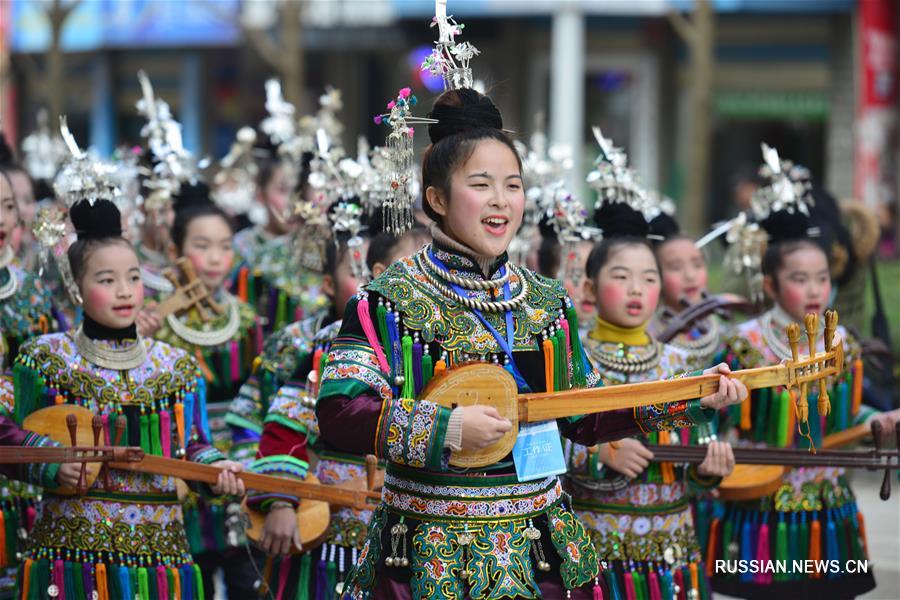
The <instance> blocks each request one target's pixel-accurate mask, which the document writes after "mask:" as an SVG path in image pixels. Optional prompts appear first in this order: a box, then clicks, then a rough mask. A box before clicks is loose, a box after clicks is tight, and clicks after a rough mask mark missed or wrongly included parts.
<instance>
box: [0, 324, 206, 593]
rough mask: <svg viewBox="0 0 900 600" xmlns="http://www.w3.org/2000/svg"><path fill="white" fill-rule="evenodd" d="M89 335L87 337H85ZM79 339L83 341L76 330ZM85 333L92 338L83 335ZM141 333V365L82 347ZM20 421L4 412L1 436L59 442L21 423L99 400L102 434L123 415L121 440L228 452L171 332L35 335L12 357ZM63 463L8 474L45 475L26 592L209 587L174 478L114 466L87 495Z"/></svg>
mask: <svg viewBox="0 0 900 600" xmlns="http://www.w3.org/2000/svg"><path fill="white" fill-rule="evenodd" d="M81 336H84V337H83V338H82V337H81ZM79 340H80V341H79ZM85 340H86V341H85ZM135 343H141V344H143V346H144V349H145V351H146V358H145V359H144V360H143V362H142V363H140V365H139V366H138V367H137V368H131V369H126V370H112V369H110V368H103V367H100V366H98V365H96V364H94V363H93V362H91V360H89V359H87V358H86V357H85V356H84V352H83V351H82V349H81V348H82V347H84V345H85V344H87V345H93V346H94V348H95V350H94V351H99V352H101V353H106V352H110V351H113V348H116V349H118V350H123V349H125V348H132V347H133V345H134V344H135ZM13 377H14V382H15V389H16V402H15V408H14V420H13V419H10V418H8V417H4V418H3V419H2V424H0V435H2V437H3V438H4V440H5V443H6V444H9V445H22V446H48V445H57V444H56V442H53V441H52V440H50V439H49V438H47V437H44V436H42V435H38V434H35V433H31V432H28V431H24V430H22V429H20V428H19V427H20V426H21V424H22V422H23V420H24V419H25V417H27V416H28V415H29V414H31V413H32V412H34V411H36V410H39V409H41V408H44V407H46V406H52V405H54V404H59V403H71V404H77V405H79V406H83V407H86V408H88V409H90V410H91V411H92V412H94V413H95V414H97V415H101V416H102V417H103V424H104V431H103V439H104V441H105V442H107V443H110V442H111V441H112V440H111V437H112V435H113V433H114V432H113V425H114V422H115V419H116V418H117V417H119V416H124V417H125V418H126V422H127V427H126V433H125V441H124V443H125V444H127V445H130V446H140V447H141V448H142V449H143V450H144V451H145V452H146V453H147V454H154V455H161V456H178V455H181V454H182V453H184V454H185V455H186V457H187V458H188V459H189V460H192V461H195V462H201V463H212V462H215V461H217V460H221V459H222V458H223V456H222V454H221V453H220V452H219V451H218V450H216V449H215V448H213V447H211V446H210V445H209V444H208V443H207V434H206V433H204V432H205V431H207V427H206V411H205V401H204V398H203V394H202V386H201V385H200V384H199V372H198V369H197V365H196V363H195V362H194V361H193V359H191V357H190V356H188V355H187V354H186V353H185V352H183V351H181V350H178V349H176V348H173V347H172V346H169V345H167V344H164V343H162V342H157V341H154V340H143V341H140V342H130V343H128V342H122V343H119V344H117V345H113V343H112V342H107V341H104V340H94V339H87V337H86V335H85V334H83V333H82V330H80V329H79V330H78V332H73V333H58V334H51V335H45V336H41V337H38V338H35V339H33V340H31V341H29V342H28V343H26V344H25V345H24V346H23V348H22V352H21V354H20V355H19V357H18V359H17V360H16V364H15V367H14V368H13ZM58 469H59V465H55V464H31V465H26V466H24V467H23V468H22V469H17V470H14V469H13V467H7V468H6V470H7V471H8V474H10V475H16V476H18V477H20V478H22V479H23V480H25V481H29V482H31V483H34V484H37V485H41V486H44V487H45V488H47V490H48V491H45V493H44V496H43V499H42V501H41V503H40V505H39V509H38V516H37V521H36V523H35V525H34V530H33V532H32V536H31V543H30V548H29V551H28V552H27V553H26V555H25V560H24V564H23V566H22V568H21V570H20V574H19V581H18V586H19V589H20V592H21V597H22V598H39V597H44V594H45V593H46V594H49V595H53V594H50V593H49V592H48V590H49V589H50V587H51V586H55V591H56V592H57V593H58V597H60V598H84V597H87V598H90V597H92V595H93V593H94V592H97V593H98V594H99V597H101V598H106V597H108V598H110V599H113V598H115V599H128V600H131V599H132V598H134V597H135V595H136V594H140V595H141V597H142V598H156V597H168V595H169V593H170V591H173V590H174V591H175V593H176V595H177V594H178V593H179V592H180V597H182V598H203V591H202V586H201V585H200V583H199V582H200V575H199V570H198V569H197V568H196V567H195V566H194V565H193V564H192V562H191V556H190V552H189V548H188V543H187V539H186V537H185V533H184V525H183V519H182V510H181V505H180V503H179V501H178V496H177V494H176V489H175V479H174V478H172V477H166V476H155V475H145V474H140V473H131V472H126V471H117V470H111V471H110V475H111V479H112V482H113V484H114V486H115V487H114V489H103V488H102V487H101V486H100V482H99V481H98V482H95V484H94V485H93V486H92V487H91V488H90V490H89V491H88V494H87V495H86V496H83V497H79V496H60V495H56V494H54V493H53V492H52V491H49V490H51V489H53V488H55V487H56V485H57V484H56V483H55V480H56V474H57V471H58Z"/></svg>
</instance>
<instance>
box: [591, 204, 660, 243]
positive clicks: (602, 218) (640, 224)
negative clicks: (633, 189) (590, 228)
mask: <svg viewBox="0 0 900 600" xmlns="http://www.w3.org/2000/svg"><path fill="white" fill-rule="evenodd" d="M594 223H595V224H596V225H597V227H598V228H599V229H600V230H602V231H603V238H604V239H610V238H616V237H640V238H644V237H647V234H649V233H650V225H648V224H647V220H646V219H644V215H643V213H641V212H640V211H638V210H635V209H633V208H631V207H630V206H629V205H628V203H627V202H604V203H603V204H602V205H601V206H600V208H598V209H597V210H595V211H594Z"/></svg>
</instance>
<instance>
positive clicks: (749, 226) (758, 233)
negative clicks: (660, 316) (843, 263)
mask: <svg viewBox="0 0 900 600" xmlns="http://www.w3.org/2000/svg"><path fill="white" fill-rule="evenodd" d="M761 149H762V156H763V165H762V166H761V167H760V169H759V174H760V176H761V177H762V178H763V179H764V180H765V184H764V185H763V186H761V187H760V188H759V189H758V190H756V192H755V193H754V194H753V198H752V199H751V201H750V211H749V213H747V212H742V213H740V214H739V215H738V216H737V217H735V218H733V219H731V220H729V221H726V222H724V223H720V224H718V225H716V226H715V227H714V228H713V230H712V231H711V232H710V233H708V234H707V235H705V236H704V237H703V238H701V239H700V240H699V241H698V242H697V246H698V247H702V246H703V245H704V244H707V243H709V242H710V241H712V240H713V239H715V238H716V237H718V236H720V235H722V234H724V235H725V240H726V241H727V242H728V244H729V246H728V251H727V252H726V254H725V263H724V264H725V267H726V268H727V269H730V270H731V271H732V272H734V273H736V274H738V275H740V274H743V275H745V276H746V278H747V283H748V287H749V289H750V299H751V300H752V301H753V302H756V303H760V302H762V301H763V299H764V294H763V274H762V256H763V253H764V252H765V250H766V246H767V243H768V240H769V237H770V236H769V234H768V233H767V232H766V230H765V229H764V228H763V226H762V225H763V222H764V221H765V220H766V219H768V218H769V217H771V216H772V215H773V214H774V213H778V212H786V213H789V214H797V215H803V216H805V217H807V218H808V217H809V210H810V207H812V206H813V197H812V183H811V181H810V174H809V170H808V169H806V168H805V167H802V166H800V165H795V164H794V163H793V162H791V161H788V160H781V159H780V158H779V156H778V151H777V150H775V149H774V148H771V147H770V146H768V145H767V144H765V143H763V144H761ZM808 233H809V235H810V236H815V235H817V234H818V230H817V229H816V228H812V229H810V230H808Z"/></svg>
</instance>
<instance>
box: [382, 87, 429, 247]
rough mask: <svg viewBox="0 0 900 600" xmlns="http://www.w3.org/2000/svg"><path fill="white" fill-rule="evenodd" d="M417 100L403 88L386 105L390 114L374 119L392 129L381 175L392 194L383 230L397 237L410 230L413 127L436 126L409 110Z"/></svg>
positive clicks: (386, 200)
mask: <svg viewBox="0 0 900 600" xmlns="http://www.w3.org/2000/svg"><path fill="white" fill-rule="evenodd" d="M416 104H418V99H417V98H416V96H415V95H414V94H413V93H412V90H410V88H408V87H406V88H402V89H401V90H400V91H399V92H398V93H397V98H396V99H394V100H391V101H390V102H388V104H387V108H388V110H389V111H390V112H388V113H385V114H381V115H376V116H375V123H376V124H378V125H381V124H382V123H385V122H386V123H387V124H388V125H389V126H390V127H391V133H390V134H388V138H387V144H386V152H385V154H384V163H385V164H384V170H383V174H384V176H385V177H386V179H387V184H388V187H389V189H390V190H391V192H390V195H389V196H388V197H387V198H386V199H385V201H384V205H383V206H384V209H383V210H384V230H385V231H389V232H391V233H393V234H394V235H400V234H402V233H403V232H404V231H406V230H408V229H409V228H410V227H412V221H413V205H414V203H415V195H414V189H415V188H414V185H415V181H416V176H415V173H414V169H413V135H414V134H415V129H414V128H413V127H412V126H413V125H416V124H428V123H437V121H436V120H435V119H428V118H423V117H415V116H413V114H412V107H413V106H415V105H416Z"/></svg>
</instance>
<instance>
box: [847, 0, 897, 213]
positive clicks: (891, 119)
mask: <svg viewBox="0 0 900 600" xmlns="http://www.w3.org/2000/svg"><path fill="white" fill-rule="evenodd" d="M859 27H860V35H859V39H860V44H861V48H860V68H861V77H860V90H859V105H858V106H859V108H858V114H857V122H856V169H855V182H854V192H855V196H856V198H857V199H859V200H862V201H863V202H864V203H865V204H866V205H868V206H870V207H872V208H877V207H878V206H879V205H883V204H887V203H892V202H895V201H896V190H897V187H896V178H895V175H894V173H895V171H896V169H895V167H896V164H897V162H896V161H897V154H896V149H897V139H896V137H897V133H896V131H897V127H896V120H897V49H896V44H897V4H896V2H895V0H864V1H862V2H860V3H859Z"/></svg>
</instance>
